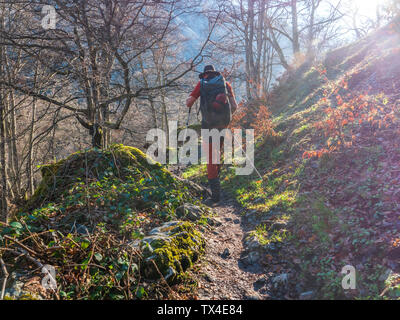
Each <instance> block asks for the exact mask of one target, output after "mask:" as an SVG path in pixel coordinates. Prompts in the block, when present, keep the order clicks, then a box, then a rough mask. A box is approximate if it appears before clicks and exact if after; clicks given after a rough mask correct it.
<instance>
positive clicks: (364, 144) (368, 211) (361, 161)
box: [186, 19, 400, 299]
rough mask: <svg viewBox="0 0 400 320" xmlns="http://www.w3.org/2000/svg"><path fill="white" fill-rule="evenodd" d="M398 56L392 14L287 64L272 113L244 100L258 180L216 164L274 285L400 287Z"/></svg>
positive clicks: (380, 292)
mask: <svg viewBox="0 0 400 320" xmlns="http://www.w3.org/2000/svg"><path fill="white" fill-rule="evenodd" d="M399 56H400V19H396V20H395V21H393V23H391V24H390V25H388V26H387V27H385V28H383V29H380V30H378V31H377V32H375V33H373V34H371V35H370V36H368V37H367V38H365V39H363V40H361V41H359V42H357V43H353V44H351V45H349V46H347V47H344V48H340V49H337V50H335V51H333V52H330V53H329V54H327V56H326V59H325V60H324V61H323V62H322V63H321V64H318V65H314V66H310V65H306V64H305V65H303V66H302V67H300V68H299V69H297V70H296V71H295V72H293V73H291V74H290V75H285V76H284V77H283V78H282V79H281V82H280V84H279V85H278V86H277V87H276V88H275V89H274V90H273V92H272V93H271V95H270V98H269V102H268V107H269V110H270V111H271V112H272V114H271V116H270V119H268V118H267V117H265V118H262V117H263V114H262V113H257V111H256V112H254V110H255V108H254V106H251V107H247V109H246V108H245V109H244V111H243V113H244V114H247V115H248V114H249V113H253V114H254V116H258V119H257V120H256V122H257V126H258V127H259V126H262V122H263V121H264V123H265V124H266V125H265V126H264V127H265V128H267V132H268V134H260V135H259V139H258V142H257V146H256V152H255V155H256V160H255V166H256V167H257V169H258V171H260V173H261V174H262V176H263V180H260V179H259V178H257V176H256V175H255V174H254V175H252V176H250V177H239V176H235V175H234V174H233V172H231V171H229V170H225V172H224V174H223V176H224V183H223V184H224V188H225V190H226V191H229V192H230V193H231V194H232V195H233V196H234V197H236V199H237V200H238V202H239V203H240V204H241V205H242V206H244V207H245V208H246V209H247V210H250V213H251V214H247V217H246V218H247V219H251V220H252V221H256V222H257V224H258V226H257V227H255V229H254V230H253V231H252V232H249V233H248V234H247V237H246V239H245V242H258V244H259V246H256V247H257V250H258V251H259V252H261V254H260V256H261V259H260V260H261V261H260V263H262V264H263V265H264V266H265V269H264V272H265V273H266V274H269V275H272V276H271V277H270V278H271V279H281V280H282V279H283V281H278V282H279V284H278V285H276V283H275V284H274V283H273V281H272V282H271V283H270V285H269V287H268V290H269V291H270V294H271V296H273V297H277V298H288V299H298V298H301V299H347V298H373V299H375V298H376V299H380V298H397V297H399V296H400V286H399V283H400V275H399V274H398V273H400V239H399V238H400V236H399V228H400V220H399V218H400V215H399V213H400V205H399V204H400V202H399V201H400V192H399V189H400V162H399V161H400V149H399V146H400V135H399V133H400V110H399V106H400V59H399ZM256 110H257V108H256ZM264 115H265V112H264ZM239 118H240V116H239ZM270 121H272V124H273V125H274V132H271V130H270V129H269V125H268V123H269V122H270ZM261 129H262V128H261ZM261 131H262V130H261ZM201 170H204V168H201ZM190 176H191V177H196V176H200V175H199V173H198V171H197V169H196V168H190V169H189V170H188V171H187V172H186V177H190ZM246 212H248V211H246ZM260 248H261V249H260ZM345 266H352V267H354V268H355V270H356V289H354V290H351V289H350V290H345V289H343V287H342V279H343V278H344V276H345V274H342V273H341V271H342V269H343V267H345Z"/></svg>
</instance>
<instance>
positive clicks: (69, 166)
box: [28, 144, 173, 208]
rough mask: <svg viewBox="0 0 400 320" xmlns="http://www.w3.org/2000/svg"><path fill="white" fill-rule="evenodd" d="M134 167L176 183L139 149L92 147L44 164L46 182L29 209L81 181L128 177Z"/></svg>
mask: <svg viewBox="0 0 400 320" xmlns="http://www.w3.org/2000/svg"><path fill="white" fill-rule="evenodd" d="M134 168H139V169H140V170H141V171H142V172H144V173H147V175H148V176H151V177H153V178H155V179H157V180H160V181H162V182H163V183H166V184H167V183H172V182H173V178H172V176H171V174H170V173H169V171H168V170H166V169H165V168H163V167H162V165H161V164H160V163H157V162H154V161H152V160H151V159H149V158H148V157H147V156H146V155H145V154H144V153H143V152H142V151H140V150H139V149H137V148H134V147H129V146H124V145H121V144H118V145H112V146H110V147H109V148H108V149H106V150H99V149H89V150H84V151H78V152H76V153H73V154H72V155H70V156H69V157H68V158H66V159H63V160H60V161H58V162H56V163H51V164H46V165H43V166H42V167H41V173H42V181H41V183H40V185H39V186H38V188H37V189H36V191H35V193H34V195H33V196H32V198H31V199H30V200H29V201H28V208H32V207H33V206H35V205H38V204H39V203H42V202H46V201H51V200H54V199H58V198H59V197H60V196H61V195H62V194H63V193H64V192H65V191H66V190H68V189H69V187H70V186H71V185H72V184H73V183H76V182H77V181H86V180H88V181H93V180H101V179H102V178H104V177H105V176H109V175H114V176H116V177H119V178H121V179H124V178H126V177H127V176H129V175H131V174H132V169H134Z"/></svg>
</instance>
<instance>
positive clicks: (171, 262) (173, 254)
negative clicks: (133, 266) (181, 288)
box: [144, 222, 205, 283]
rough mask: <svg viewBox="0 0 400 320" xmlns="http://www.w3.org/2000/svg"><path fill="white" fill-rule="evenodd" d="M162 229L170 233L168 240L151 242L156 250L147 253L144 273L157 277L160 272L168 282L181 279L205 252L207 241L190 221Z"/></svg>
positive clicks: (150, 276) (147, 275)
mask: <svg viewBox="0 0 400 320" xmlns="http://www.w3.org/2000/svg"><path fill="white" fill-rule="evenodd" d="M162 231H163V233H167V234H169V237H168V240H165V239H155V240H153V241H152V242H151V247H152V248H153V249H154V251H153V252H151V253H147V259H146V264H145V265H144V273H145V275H146V277H149V278H152V279H154V278H155V279H157V278H159V277H160V274H159V272H160V273H161V274H162V275H163V276H164V277H165V278H166V280H167V281H168V282H170V283H173V282H176V281H179V280H180V279H181V278H182V276H183V273H184V272H185V271H186V270H187V269H189V268H190V267H192V266H193V264H194V263H195V262H196V261H198V259H199V258H200V256H201V255H202V254H203V253H204V247H205V242H204V239H203V237H202V236H201V234H200V233H199V232H198V231H196V230H195V229H194V227H193V225H192V224H191V223H189V222H182V223H180V224H178V225H177V226H171V227H168V228H164V229H163V230H162ZM152 261H154V262H155V264H156V265H157V268H158V270H157V269H156V268H155V267H154V264H153V262H152Z"/></svg>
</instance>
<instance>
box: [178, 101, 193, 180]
mask: <svg viewBox="0 0 400 320" xmlns="http://www.w3.org/2000/svg"><path fill="white" fill-rule="evenodd" d="M191 111H192V107H190V108H189V112H188V116H187V120H186V127H185V131H184V133H185V134H184V135H183V137H184V139H183V144H185V143H186V135H187V130H188V127H189V121H190V112H191ZM179 160H180V159H178V161H179ZM178 171H179V174H181V171H182V167H181V164H180V162H178Z"/></svg>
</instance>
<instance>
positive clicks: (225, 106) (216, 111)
mask: <svg viewBox="0 0 400 320" xmlns="http://www.w3.org/2000/svg"><path fill="white" fill-rule="evenodd" d="M200 97H201V98H200V110H201V114H202V127H203V129H213V128H223V127H227V126H228V124H229V123H230V122H231V106H230V104H229V99H228V94H227V88H226V81H225V79H224V77H223V76H222V75H221V74H220V73H216V75H215V76H214V77H210V78H207V79H204V78H203V79H201V80H200Z"/></svg>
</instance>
